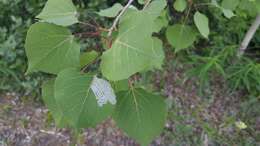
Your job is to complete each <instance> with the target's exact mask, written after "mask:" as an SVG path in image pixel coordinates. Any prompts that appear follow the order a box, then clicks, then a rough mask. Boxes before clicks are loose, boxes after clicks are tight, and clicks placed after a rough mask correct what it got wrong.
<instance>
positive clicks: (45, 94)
mask: <svg viewBox="0 0 260 146" xmlns="http://www.w3.org/2000/svg"><path fill="white" fill-rule="evenodd" d="M42 99H43V101H44V103H45V104H46V106H47V107H48V109H49V110H50V112H51V114H52V116H53V118H54V120H55V123H56V125H57V126H58V127H60V128H64V127H66V125H67V123H66V121H65V119H64V115H63V113H62V111H61V109H60V108H59V107H58V104H57V102H56V100H55V98H54V80H50V81H48V82H45V83H44V84H43V86H42Z"/></svg>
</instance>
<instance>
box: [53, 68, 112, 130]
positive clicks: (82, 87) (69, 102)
mask: <svg viewBox="0 0 260 146" xmlns="http://www.w3.org/2000/svg"><path fill="white" fill-rule="evenodd" d="M92 80H93V76H92V75H89V74H81V73H80V72H79V71H77V69H73V68H69V69H65V70H63V71H62V72H60V73H59V74H58V77H57V79H56V81H55V98H56V101H57V103H58V104H59V106H60V107H61V110H62V112H63V114H64V116H65V119H66V121H68V122H69V124H70V125H71V126H72V127H74V128H86V127H95V126H96V124H98V123H100V122H102V121H103V120H105V119H106V118H107V117H108V116H110V114H111V113H112V111H113V106H112V105H111V104H105V105H104V106H102V107H100V106H98V104H97V99H96V97H95V95H94V93H93V91H92V90H91V88H90V85H91V82H92Z"/></svg>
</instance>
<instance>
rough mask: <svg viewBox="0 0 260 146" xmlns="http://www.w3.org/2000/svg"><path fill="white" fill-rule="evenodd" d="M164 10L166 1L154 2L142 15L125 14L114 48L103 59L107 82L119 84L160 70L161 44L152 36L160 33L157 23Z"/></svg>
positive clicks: (140, 13)
mask: <svg viewBox="0 0 260 146" xmlns="http://www.w3.org/2000/svg"><path fill="white" fill-rule="evenodd" d="M164 7H165V1H154V2H152V3H151V4H150V5H149V6H148V7H147V9H145V10H143V11H131V12H128V13H126V14H125V16H124V17H123V19H122V20H121V22H120V27H119V33H118V36H117V38H116V40H115V41H114V43H113V45H112V48H110V49H108V50H107V51H106V52H104V54H103V55H102V62H101V71H102V73H103V75H104V76H105V77H106V78H108V79H109V80H112V81H118V80H123V79H127V78H128V77H130V76H131V75H133V74H134V73H137V72H140V71H143V70H148V69H153V68H160V67H161V65H162V63H163V59H164V52H163V49H162V42H161V41H160V40H158V39H156V38H152V33H153V32H157V31H159V29H160V28H159V27H158V26H156V25H157V24H156V22H155V20H156V18H157V17H159V16H160V14H161V11H162V10H163V9H164ZM144 26H145V27H144ZM137 34H138V35H137ZM115 58H116V59H115Z"/></svg>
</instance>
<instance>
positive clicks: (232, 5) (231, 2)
mask: <svg viewBox="0 0 260 146" xmlns="http://www.w3.org/2000/svg"><path fill="white" fill-rule="evenodd" d="M239 3H240V0H223V1H222V2H221V6H222V7H223V8H225V9H228V10H235V9H236V7H237V6H238V5H239Z"/></svg>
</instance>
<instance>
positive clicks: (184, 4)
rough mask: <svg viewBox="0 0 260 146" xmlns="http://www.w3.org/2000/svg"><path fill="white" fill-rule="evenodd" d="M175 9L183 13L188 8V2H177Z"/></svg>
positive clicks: (177, 0) (181, 0)
mask: <svg viewBox="0 0 260 146" xmlns="http://www.w3.org/2000/svg"><path fill="white" fill-rule="evenodd" d="M173 6H174V8H175V10H176V11H178V12H183V11H184V10H185V9H186V7H187V1H186V0H176V1H175V2H174V5H173Z"/></svg>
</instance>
